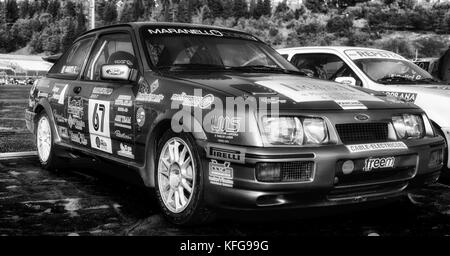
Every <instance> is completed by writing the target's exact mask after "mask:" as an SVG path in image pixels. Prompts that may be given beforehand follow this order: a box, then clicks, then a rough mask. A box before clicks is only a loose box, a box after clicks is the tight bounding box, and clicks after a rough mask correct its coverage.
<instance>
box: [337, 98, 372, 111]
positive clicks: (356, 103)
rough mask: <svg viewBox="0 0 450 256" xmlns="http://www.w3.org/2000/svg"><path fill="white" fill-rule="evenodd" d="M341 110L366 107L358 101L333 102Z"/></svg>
mask: <svg viewBox="0 0 450 256" xmlns="http://www.w3.org/2000/svg"><path fill="white" fill-rule="evenodd" d="M334 102H336V104H338V105H339V106H340V107H341V108H342V109H367V107H366V106H365V105H364V104H362V103H361V102H359V101H358V100H335V101H334Z"/></svg>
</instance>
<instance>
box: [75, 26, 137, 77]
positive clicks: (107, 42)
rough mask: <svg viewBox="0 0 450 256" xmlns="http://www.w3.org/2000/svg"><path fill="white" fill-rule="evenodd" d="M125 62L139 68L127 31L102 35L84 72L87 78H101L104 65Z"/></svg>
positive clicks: (131, 66)
mask: <svg viewBox="0 0 450 256" xmlns="http://www.w3.org/2000/svg"><path fill="white" fill-rule="evenodd" d="M112 64H125V65H127V66H129V67H130V68H133V69H137V60H136V57H135V53H134V50H133V44H132V42H131V37H130V35H128V34H126V33H120V34H108V35H104V36H101V37H100V38H99V40H98V41H97V43H96V45H95V47H94V50H93V51H92V54H91V56H90V58H89V62H88V65H87V67H86V70H85V72H84V76H83V78H84V79H85V80H95V81H98V80H100V79H101V78H100V71H101V67H102V65H112Z"/></svg>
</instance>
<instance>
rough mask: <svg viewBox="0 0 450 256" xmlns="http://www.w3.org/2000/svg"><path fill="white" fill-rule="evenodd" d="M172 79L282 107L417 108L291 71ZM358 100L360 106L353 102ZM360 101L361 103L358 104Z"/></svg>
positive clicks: (180, 76) (223, 73)
mask: <svg viewBox="0 0 450 256" xmlns="http://www.w3.org/2000/svg"><path fill="white" fill-rule="evenodd" d="M170 77H171V78H174V79H177V80H182V81H185V82H190V83H195V84H198V85H199V86H201V87H206V88H211V89H213V90H215V91H221V92H223V93H224V94H225V95H226V96H232V97H238V96H243V97H249V96H253V97H256V98H260V97H267V98H271V99H273V98H276V97H278V98H279V100H280V105H279V108H280V109H302V110H342V109H405V108H418V107H417V106H415V105H414V104H412V103H405V102H400V101H398V100H393V99H389V98H386V97H379V96H380V95H379V94H377V93H373V92H374V91H366V90H364V89H358V88H355V87H352V86H347V85H343V84H339V83H335V82H329V81H325V80H319V79H313V78H308V77H303V76H298V75H290V74H261V73H237V74H235V73H231V72H210V73H208V74H205V73H204V72H203V73H202V74H200V73H198V74H196V73H195V72H190V73H189V74H186V73H184V72H183V73H181V72H180V73H177V74H176V75H175V74H173V73H172V74H170ZM355 102H357V104H358V106H356V108H355V105H353V104H354V103H355ZM358 102H359V103H358Z"/></svg>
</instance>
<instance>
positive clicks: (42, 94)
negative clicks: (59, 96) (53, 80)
mask: <svg viewBox="0 0 450 256" xmlns="http://www.w3.org/2000/svg"><path fill="white" fill-rule="evenodd" d="M37 97H38V98H47V97H48V93H46V92H41V91H39V92H38V94H37Z"/></svg>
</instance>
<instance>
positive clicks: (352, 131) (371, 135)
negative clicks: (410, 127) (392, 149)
mask: <svg viewBox="0 0 450 256" xmlns="http://www.w3.org/2000/svg"><path fill="white" fill-rule="evenodd" d="M336 130H337V132H338V134H339V137H340V138H341V140H342V142H343V143H344V144H356V143H368V142H381V141H387V140H388V124H387V123H364V124H337V125H336Z"/></svg>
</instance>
